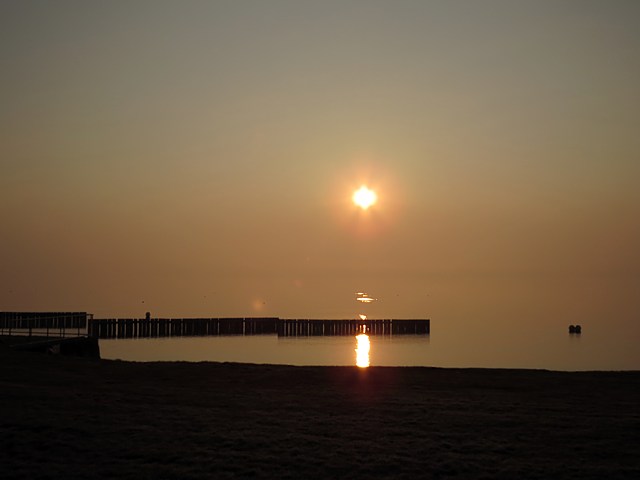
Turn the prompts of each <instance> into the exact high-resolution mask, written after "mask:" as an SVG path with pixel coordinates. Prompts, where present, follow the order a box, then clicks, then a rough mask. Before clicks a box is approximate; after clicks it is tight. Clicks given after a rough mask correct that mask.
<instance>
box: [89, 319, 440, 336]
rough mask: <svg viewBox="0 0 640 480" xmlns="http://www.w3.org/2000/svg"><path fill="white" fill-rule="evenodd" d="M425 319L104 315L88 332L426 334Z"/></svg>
mask: <svg viewBox="0 0 640 480" xmlns="http://www.w3.org/2000/svg"><path fill="white" fill-rule="evenodd" d="M429 332H430V321H429V320H428V319H406V320H405V319H380V320H378V319H367V320H353V319H344V320H324V319H281V318H277V317H266V318H258V317H237V318H107V319H92V320H91V321H90V322H89V324H88V335H90V336H93V337H97V338H104V339H108V338H162V337H189V336H218V335H278V336H279V337H309V336H337V335H357V334H358V333H366V334H367V335H428V334H429Z"/></svg>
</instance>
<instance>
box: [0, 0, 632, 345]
mask: <svg viewBox="0 0 640 480" xmlns="http://www.w3.org/2000/svg"><path fill="white" fill-rule="evenodd" d="M639 24H640V2H638V1H635V0H633V1H585V0H576V1H563V0H554V1H544V0H540V1H517V0H514V1H512V0H508V1H451V0H447V1H426V0H424V1H347V0H344V1H327V0H322V1H304V0H301V1H266V0H265V1H262V0H261V1H237V0H233V1H208V2H205V1H202V2H199V1H158V0H154V1H108V2H104V1H100V2H98V1H86V0H82V1H41V2H35V1H25V0H20V1H3V2H2V3H0V61H1V65H2V74H1V75H0V199H1V202H0V225H1V234H0V242H1V248H0V310H83V311H84V310H86V311H89V312H93V313H94V314H95V315H96V316H98V317H104V316H142V315H144V312H145V311H147V310H150V311H151V312H152V314H153V315H154V316H155V315H158V316H182V315H184V316H196V315H197V316H222V315H234V316H243V315H246V316H253V315H272V316H280V317H311V318H320V317H332V318H336V317H337V318H342V317H347V318H351V317H353V316H355V315H356V314H357V313H359V312H360V311H362V310H363V308H361V306H360V305H359V304H357V303H356V302H355V296H354V295H353V293H354V292H357V291H366V292H368V293H369V294H370V295H372V296H373V297H376V298H378V299H379V300H378V301H377V302H375V303H373V304H370V305H367V306H366V307H364V309H366V310H368V311H367V312H366V313H369V314H370V315H372V316H378V317H380V316H386V317H392V318H402V317H416V318H425V317H426V318H431V319H432V321H433V322H434V327H433V328H434V329H435V322H446V321H450V322H451V321H459V322H467V323H468V324H469V325H471V324H477V323H478V322H486V321H495V322H498V323H499V322H532V321H549V322H559V323H560V324H562V325H565V324H569V323H582V324H589V322H591V323H595V322H600V323H602V322H614V323H616V324H620V322H622V325H623V326H624V328H626V327H629V328H631V330H630V333H633V334H634V335H638V334H639V333H638V332H639V330H638V328H639V327H638V323H639V322H638V315H639V313H638V312H640V188H638V183H639V181H640V28H638V25H639ZM363 183H366V184H368V185H370V186H372V187H373V188H375V189H376V190H377V193H378V195H379V202H378V204H376V205H375V206H374V207H372V208H371V209H370V210H369V211H367V212H366V213H365V212H361V211H360V212H359V211H357V210H356V209H355V207H354V206H353V204H352V202H351V200H350V197H351V194H352V192H353V190H355V189H356V188H358V187H359V186H360V185H361V184H363ZM143 302H144V303H143ZM639 337H640V335H639Z"/></svg>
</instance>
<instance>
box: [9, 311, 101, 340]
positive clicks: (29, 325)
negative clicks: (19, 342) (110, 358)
mask: <svg viewBox="0 0 640 480" xmlns="http://www.w3.org/2000/svg"><path fill="white" fill-rule="evenodd" d="M92 318H93V315H92V314H90V313H87V312H0V335H5V334H6V335H29V336H31V335H32V334H40V335H46V336H47V337H48V336H49V335H50V334H52V335H56V336H60V337H65V336H67V335H71V336H74V335H75V336H80V335H84V334H85V332H86V330H87V325H88V322H89V321H90V320H91V319H92Z"/></svg>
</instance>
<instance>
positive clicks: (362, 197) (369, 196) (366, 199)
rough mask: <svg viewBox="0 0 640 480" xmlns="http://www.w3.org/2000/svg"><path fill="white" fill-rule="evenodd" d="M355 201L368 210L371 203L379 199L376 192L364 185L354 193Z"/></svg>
mask: <svg viewBox="0 0 640 480" xmlns="http://www.w3.org/2000/svg"><path fill="white" fill-rule="evenodd" d="M352 198H353V203H355V204H356V205H357V206H359V207H360V208H361V209H363V210H366V209H367V208H369V207H370V206H371V205H373V204H374V203H376V201H377V200H378V196H377V195H376V192H374V191H373V190H370V189H368V188H367V187H366V186H364V185H362V186H361V187H360V188H359V189H358V190H356V191H355V192H354V193H353V197H352Z"/></svg>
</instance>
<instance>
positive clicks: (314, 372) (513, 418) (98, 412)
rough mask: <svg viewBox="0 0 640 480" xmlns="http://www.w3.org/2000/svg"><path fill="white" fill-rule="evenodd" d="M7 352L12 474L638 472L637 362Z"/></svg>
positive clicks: (0, 374)
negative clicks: (130, 357)
mask: <svg viewBox="0 0 640 480" xmlns="http://www.w3.org/2000/svg"><path fill="white" fill-rule="evenodd" d="M0 360H1V361H0V392H1V395H0V432H1V435H0V442H1V447H0V456H1V457H0V458H1V461H0V468H1V469H2V471H1V473H0V477H2V478H5V479H12V478H24V479H26V478H130V479H139V478H176V479H178V478H180V479H183V478H184V479H196V478H198V479H199V478H291V479H294V478H295V479H297V478H509V479H514V478H532V479H533V478H539V479H549V478H575V479H586V478H593V479H604V478H629V479H631V478H640V372H582V373H563V372H549V371H532V370H528V371H527V370H481V369H436V368H383V367H375V368H369V369H364V370H362V369H357V368H355V367H286V366H269V365H239V364H218V363H200V364H193V363H192V364H189V363H147V364H144V363H128V362H119V361H106V360H89V359H83V358H69V357H61V356H47V355H44V354H36V353H23V352H14V351H9V350H8V349H7V348H6V347H0Z"/></svg>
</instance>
